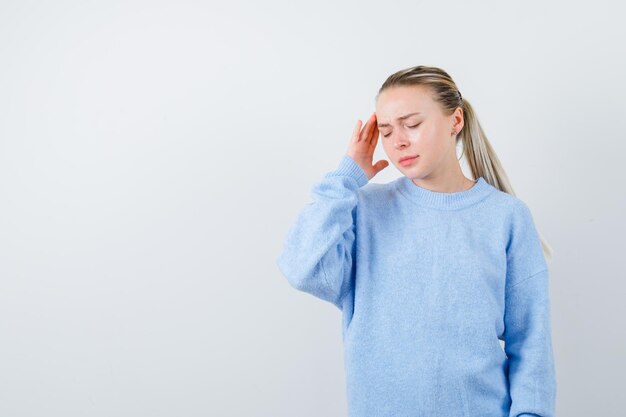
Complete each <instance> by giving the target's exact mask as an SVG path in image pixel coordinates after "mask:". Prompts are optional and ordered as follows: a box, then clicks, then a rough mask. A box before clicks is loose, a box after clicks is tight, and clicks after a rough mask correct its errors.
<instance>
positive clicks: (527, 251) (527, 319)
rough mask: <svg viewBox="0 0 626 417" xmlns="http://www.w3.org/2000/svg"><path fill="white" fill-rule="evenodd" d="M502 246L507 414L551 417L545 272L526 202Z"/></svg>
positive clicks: (553, 384) (552, 383)
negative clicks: (508, 391)
mask: <svg viewBox="0 0 626 417" xmlns="http://www.w3.org/2000/svg"><path fill="white" fill-rule="evenodd" d="M522 209H523V210H522V214H521V216H518V217H517V220H515V221H514V225H513V228H512V231H511V238H510V240H509V244H508V245H507V282H506V295H505V313H504V323H505V331H504V344H505V346H504V350H505V352H506V355H507V358H508V363H509V389H510V394H511V401H512V402H511V409H510V412H509V417H531V416H533V417H554V409H555V397H556V372H555V363H554V357H553V351H552V337H551V324H550V297H549V280H548V277H549V273H548V267H547V264H546V262H545V259H544V257H543V252H542V249H541V242H540V240H539V236H538V234H537V231H536V228H535V224H534V221H533V218H532V215H531V213H530V211H529V209H528V207H527V206H526V205H523V206H522Z"/></svg>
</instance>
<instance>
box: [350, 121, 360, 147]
mask: <svg viewBox="0 0 626 417" xmlns="http://www.w3.org/2000/svg"><path fill="white" fill-rule="evenodd" d="M361 124H362V122H361V120H357V121H356V126H354V130H353V131H352V141H353V142H358V141H359V140H360V135H359V132H360V131H361Z"/></svg>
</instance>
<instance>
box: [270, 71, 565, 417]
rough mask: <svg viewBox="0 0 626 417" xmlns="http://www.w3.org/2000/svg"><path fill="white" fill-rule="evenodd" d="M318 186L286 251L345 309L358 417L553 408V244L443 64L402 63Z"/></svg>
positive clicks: (290, 276) (469, 416)
mask: <svg viewBox="0 0 626 417" xmlns="http://www.w3.org/2000/svg"><path fill="white" fill-rule="evenodd" d="M379 136H380V140H381V141H382V145H383V148H384V150H385V153H386V154H387V157H388V158H389V160H390V161H391V162H392V163H393V164H394V165H395V166H396V168H397V169H398V170H399V171H400V172H401V173H402V174H403V175H402V176H401V177H399V178H398V179H396V180H395V181H392V182H390V183H387V184H375V183H368V182H369V180H370V179H372V177H374V176H375V175H376V174H377V173H378V172H380V171H381V170H382V169H384V168H385V167H387V166H388V165H389V163H388V162H387V161H385V160H380V161H378V162H376V163H375V164H372V162H373V161H372V158H373V154H374V150H375V148H376V145H377V143H378V140H379ZM459 140H462V145H463V152H464V154H465V156H466V158H467V160H468V163H469V167H470V169H471V172H472V175H473V177H474V178H475V179H469V178H467V177H465V175H464V174H463V171H462V170H461V166H460V164H459V159H458V158H457V155H456V145H457V143H458V142H459ZM312 196H313V198H314V201H313V202H311V203H309V204H307V205H306V206H305V207H304V208H303V210H302V211H301V212H300V214H299V215H298V217H297V219H296V221H295V224H294V225H293V226H292V228H291V229H290V230H289V232H288V234H287V235H286V238H285V242H284V248H283V251H282V253H281V254H280V256H279V257H278V258H277V260H276V262H277V266H278V268H279V269H280V271H281V273H282V274H283V275H284V276H285V277H286V278H287V280H288V282H289V283H290V284H291V285H292V286H293V287H294V288H296V289H298V290H301V291H305V292H307V293H310V294H312V295H314V296H316V297H318V298H320V299H323V300H326V301H328V302H331V303H333V304H334V305H335V306H337V307H338V308H339V309H340V310H341V311H342V313H343V325H342V330H343V331H342V335H343V342H344V361H345V370H346V383H347V395H348V411H349V415H350V416H351V417H357V416H358V417H372V416H376V417H383V416H394V417H398V416H421V417H427V416H433V417H435V416H436V417H442V416H455V417H458V416H462V417H478V416H480V417H484V416H489V417H491V416H493V417H495V416H499V417H501V416H510V417H514V416H515V417H519V416H524V417H529V416H535V417H536V416H540V417H551V416H554V409H555V397H556V373H555V364H554V358H553V351H552V341H551V324H550V323H551V319H550V300H549V291H548V265H547V263H546V258H549V257H550V253H551V251H550V247H549V246H548V245H547V244H545V242H543V241H542V239H541V238H540V236H539V234H538V232H537V230H536V228H535V224H534V220H533V217H532V215H531V212H530V210H529V208H528V206H527V205H526V204H525V203H524V202H523V201H522V200H520V199H519V198H517V197H515V195H514V193H513V191H512V188H511V185H510V184H509V181H508V179H507V176H506V174H505V172H504V170H503V169H502V166H501V165H500V162H499V161H498V158H497V156H496V154H495V153H494V151H493V148H492V147H491V145H490V144H489V141H488V140H487V137H486V136H485V133H484V132H483V130H482V128H481V126H480V124H479V122H478V119H477V118H476V115H475V113H474V111H473V109H472V107H471V106H470V104H469V102H468V101H467V99H465V98H463V97H462V96H461V93H460V92H459V90H458V89H457V87H456V84H455V83H454V81H453V80H452V79H451V77H450V76H449V75H448V73H446V72H445V71H443V70H442V69H440V68H436V67H427V66H417V67H412V68H408V69H404V70H401V71H398V72H397V73H395V74H392V75H391V76H390V77H389V78H388V79H387V80H386V81H385V82H384V84H383V85H382V87H381V88H380V91H379V93H378V95H377V97H376V112H375V113H374V114H372V116H371V117H370V118H369V120H368V121H367V122H366V124H365V126H364V127H363V128H362V129H361V121H360V120H359V121H357V124H356V126H355V129H354V132H353V134H352V138H351V140H350V143H349V146H348V150H347V152H346V154H345V155H344V156H343V157H342V159H341V161H340V163H339V166H338V167H337V168H336V169H335V170H334V171H331V172H329V173H327V174H326V175H325V176H324V178H323V180H322V181H320V182H319V183H317V184H315V186H314V187H313V189H312ZM542 245H543V247H542ZM544 251H545V253H544Z"/></svg>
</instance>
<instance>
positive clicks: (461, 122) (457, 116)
mask: <svg viewBox="0 0 626 417" xmlns="http://www.w3.org/2000/svg"><path fill="white" fill-rule="evenodd" d="M452 117H453V122H454V125H453V126H452V127H453V129H454V130H455V131H456V132H460V131H461V129H463V126H465V118H464V117H463V109H462V108H461V107H457V108H456V110H454V113H453V114H452Z"/></svg>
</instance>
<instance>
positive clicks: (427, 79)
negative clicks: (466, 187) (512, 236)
mask: <svg viewBox="0 0 626 417" xmlns="http://www.w3.org/2000/svg"><path fill="white" fill-rule="evenodd" d="M396 86H425V87H428V88H429V89H430V91H432V92H433V93H434V95H433V99H434V100H435V101H436V102H438V103H439V104H441V107H442V108H443V111H444V113H445V114H446V115H451V114H453V113H454V111H455V110H456V109H457V108H458V107H461V110H462V112H463V119H464V124H463V128H462V129H461V131H460V132H459V133H458V135H457V137H456V143H457V145H458V143H459V141H462V144H463V153H462V154H461V156H465V160H466V161H467V163H468V165H469V167H470V170H471V171H472V175H473V176H474V178H475V179H476V178H478V177H483V178H484V179H485V181H486V182H488V183H489V184H491V185H492V186H494V187H495V188H497V189H499V190H501V191H504V192H505V193H509V194H511V195H513V196H515V192H514V191H513V187H512V186H511V182H510V181H509V178H508V177H507V175H506V172H505V171H504V168H503V167H502V164H501V163H500V160H499V159H498V156H497V155H496V153H495V151H494V149H493V147H492V146H491V144H490V143H489V140H488V139H487V135H486V134H485V132H484V131H483V129H482V127H481V125H480V122H479V121H478V117H477V116H476V113H475V112H474V108H473V107H472V105H471V104H470V103H469V101H467V99H466V98H463V97H462V96H461V93H460V91H459V90H458V88H457V86H456V84H455V83H454V81H453V80H452V77H450V75H449V74H448V73H447V72H446V71H444V70H442V69H441V68H437V67H430V66H424V65H418V66H415V67H410V68H406V69H402V70H400V71H397V72H396V73H394V74H392V75H390V76H389V77H388V78H387V80H385V82H384V83H383V85H382V86H381V87H380V89H379V90H378V94H376V100H378V97H379V95H380V93H381V92H383V91H384V90H385V89H387V88H390V87H396ZM537 233H538V234H539V239H540V241H541V246H542V250H543V254H544V257H546V258H547V259H551V258H552V248H551V247H550V245H549V244H548V242H546V240H545V239H544V238H543V237H542V236H541V234H540V233H539V232H537Z"/></svg>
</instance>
